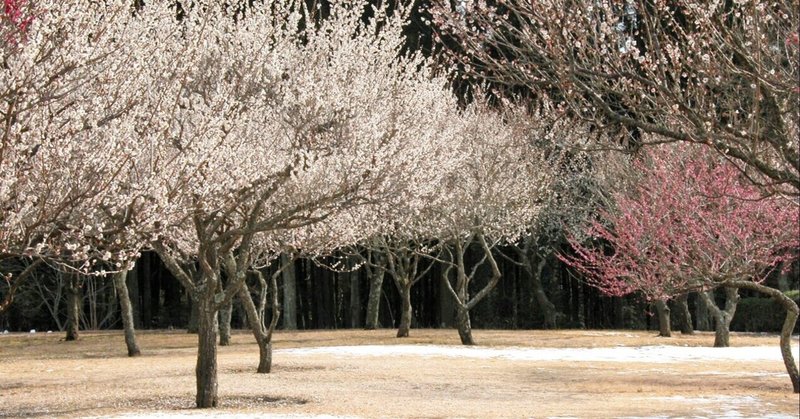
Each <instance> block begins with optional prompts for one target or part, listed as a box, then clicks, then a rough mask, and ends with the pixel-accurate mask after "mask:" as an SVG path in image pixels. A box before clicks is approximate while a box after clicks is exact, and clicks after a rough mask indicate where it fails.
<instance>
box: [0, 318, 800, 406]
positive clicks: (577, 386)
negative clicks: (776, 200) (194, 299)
mask: <svg viewBox="0 0 800 419" xmlns="http://www.w3.org/2000/svg"><path fill="white" fill-rule="evenodd" d="M393 334H394V331H393V330H377V331H371V332H366V331H313V332H294V333H289V332H278V333H276V335H275V347H276V349H277V350H278V352H277V353H276V354H275V358H274V362H275V363H274V368H273V371H274V372H273V373H272V374H269V375H259V374H255V373H254V371H255V366H256V364H257V354H258V349H257V347H256V346H255V344H254V343H253V339H252V337H251V336H250V335H248V334H247V333H246V332H244V331H242V332H239V333H236V334H235V335H234V337H233V345H231V346H229V347H223V348H220V352H219V365H220V390H219V392H220V397H221V401H222V407H221V408H220V409H217V410H216V411H215V413H216V414H220V413H225V414H227V413H244V414H250V415H253V414H255V415H259V416H261V415H271V414H272V415H277V414H299V415H317V414H329V415H356V416H364V417H399V416H404V417H528V416H537V417H545V416H578V417H618V416H690V417H691V416H703V417H720V416H726V415H727V416H730V415H736V414H741V415H743V416H745V417H761V416H765V415H768V414H773V415H787V416H788V417H797V415H798V399H797V395H795V394H792V393H791V389H790V385H789V381H788V378H787V377H786V375H785V370H784V368H783V365H782V364H781V363H780V362H774V361H769V362H765V361H759V362H730V361H728V362H722V361H714V362H703V363H686V364H646V363H636V362H631V363H624V364H623V363H619V362H567V361H563V362H553V361H548V362H531V361H514V360H507V359H488V360H475V359H460V358H445V357H426V358H422V357H416V356H388V357H365V358H361V359H354V358H350V357H334V356H330V355H319V354H317V355H302V356H300V355H294V354H282V353H281V352H280V351H279V350H280V349H283V348H293V347H316V346H333V345H361V344H373V345H375V344H385V345H392V344H412V343H425V344H443V345H458V337H457V334H456V333H455V332H454V331H452V330H412V337H410V338H407V339H395V338H394V337H393ZM475 337H476V340H478V343H480V344H481V345H486V346H498V347H504V346H521V347H549V348H553V347H559V348H567V347H580V348H585V347H614V346H620V345H622V346H641V345H680V346H709V345H710V344H711V343H712V342H713V335H711V334H709V333H698V334H696V335H693V336H681V335H676V336H675V337H673V338H669V339H664V338H658V337H656V336H654V334H653V333H652V332H630V331H616V332H615V331H574V330H573V331H476V332H475ZM61 338H62V336H61V335H60V334H58V335H56V334H42V333H37V334H35V335H28V334H24V335H4V336H0V417H3V416H6V417H9V416H12V417H13V416H25V417H36V416H39V417H50V416H73V417H76V416H107V415H111V416H113V415H120V414H128V413H141V414H148V413H154V412H162V413H168V414H193V413H201V414H204V415H205V414H207V413H208V411H203V412H197V411H195V410H191V406H192V403H193V399H194V385H195V383H194V363H195V355H196V351H195V344H196V342H195V340H196V338H195V336H193V335H189V334H186V333H184V332H182V331H170V332H144V333H140V334H139V340H140V345H141V347H142V350H143V353H144V355H143V356H141V357H138V358H127V357H126V356H125V348H124V344H123V341H122V335H121V334H120V333H115V332H103V333H84V334H83V336H82V338H81V340H80V341H78V342H64V341H62V340H61ZM731 340H732V344H733V345H734V346H760V345H769V346H776V345H777V337H776V336H760V335H745V334H733V336H732V339H731ZM796 348H797V346H796V342H795V349H796Z"/></svg>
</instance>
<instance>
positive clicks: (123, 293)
mask: <svg viewBox="0 0 800 419" xmlns="http://www.w3.org/2000/svg"><path fill="white" fill-rule="evenodd" d="M127 276H128V271H121V272H117V273H115V274H114V288H116V290H117V297H118V298H119V308H120V315H121V317H122V329H123V331H124V333H125V345H126V346H127V347H128V356H139V355H141V354H142V352H141V351H140V350H139V345H138V344H137V343H136V331H135V329H134V327H133V324H134V322H133V306H132V305H131V299H130V295H129V294H128V285H127V284H126V278H127Z"/></svg>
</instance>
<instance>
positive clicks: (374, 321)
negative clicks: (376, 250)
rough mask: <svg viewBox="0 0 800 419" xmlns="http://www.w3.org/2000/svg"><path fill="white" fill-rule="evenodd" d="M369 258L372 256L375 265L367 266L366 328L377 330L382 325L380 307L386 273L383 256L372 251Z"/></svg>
mask: <svg viewBox="0 0 800 419" xmlns="http://www.w3.org/2000/svg"><path fill="white" fill-rule="evenodd" d="M367 257H368V258H370V257H372V258H373V260H372V262H371V263H373V264H374V265H375V266H374V267H371V266H369V264H368V265H366V266H367V276H368V277H369V278H368V280H369V296H368V297H367V318H366V322H365V325H364V328H365V329H367V330H375V329H377V328H378V327H380V321H379V320H378V319H379V316H380V309H381V292H382V290H383V277H384V275H385V273H386V270H385V269H384V265H383V264H384V263H385V261H384V260H383V258H382V256H380V255H374V254H372V253H370V254H369V255H368V256H367Z"/></svg>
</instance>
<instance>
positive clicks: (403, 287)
mask: <svg viewBox="0 0 800 419" xmlns="http://www.w3.org/2000/svg"><path fill="white" fill-rule="evenodd" d="M397 289H398V291H400V300H401V301H402V303H403V304H402V308H401V311H400V326H399V327H398V328H397V337H399V338H407V337H408V332H409V330H410V329H411V317H412V315H413V312H412V308H411V281H410V280H408V279H406V280H405V282H400V281H398V283H397Z"/></svg>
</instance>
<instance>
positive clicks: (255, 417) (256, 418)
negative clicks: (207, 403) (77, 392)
mask: <svg viewBox="0 0 800 419" xmlns="http://www.w3.org/2000/svg"><path fill="white" fill-rule="evenodd" d="M143 417H148V418H187V417H203V418H218V419H260V418H265V417H268V418H270V419H299V418H303V419H359V417H358V416H331V415H300V414H298V415H294V414H272V413H270V414H269V415H266V416H265V415H264V413H252V414H247V413H224V412H214V413H209V412H199V413H198V412H169V413H165V412H158V413H149V412H147V413H135V412H132V413H123V414H121V415H114V416H97V417H94V418H89V419H99V418H114V419H141V418H143Z"/></svg>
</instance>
